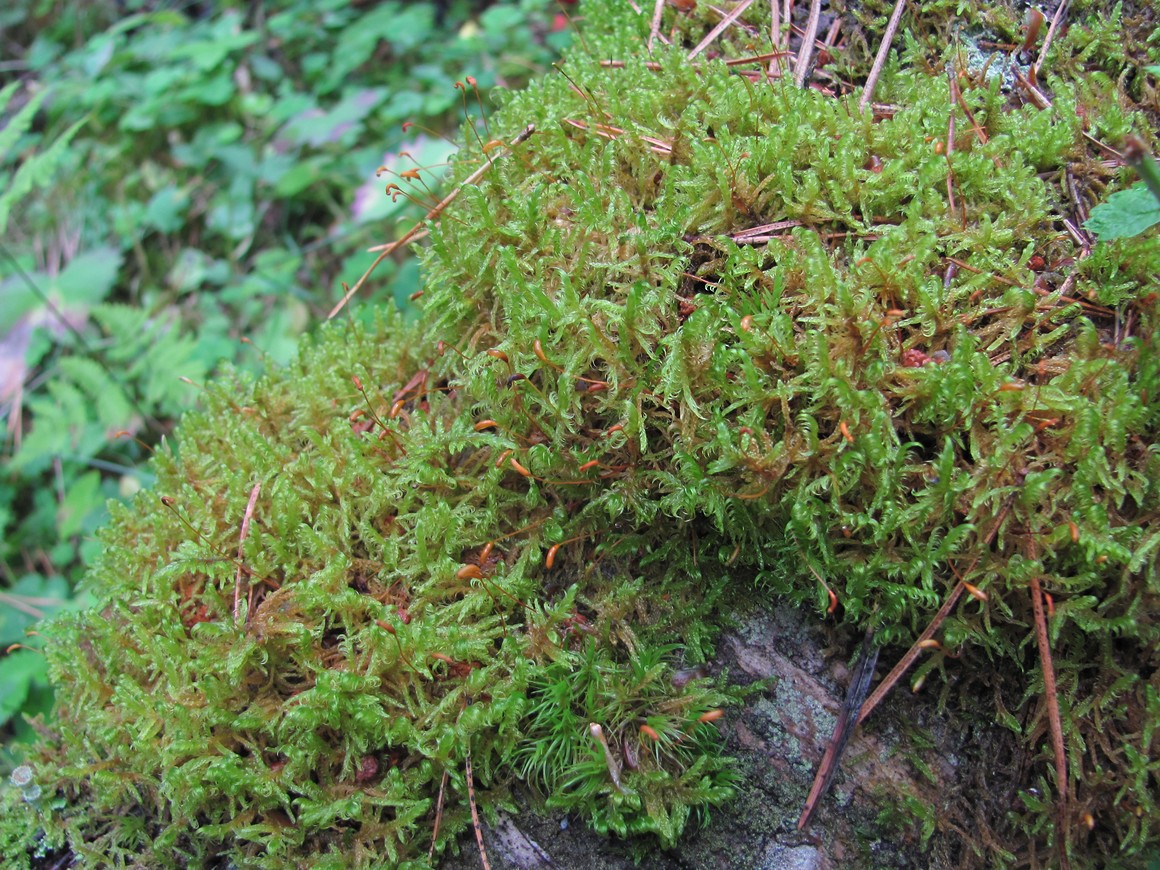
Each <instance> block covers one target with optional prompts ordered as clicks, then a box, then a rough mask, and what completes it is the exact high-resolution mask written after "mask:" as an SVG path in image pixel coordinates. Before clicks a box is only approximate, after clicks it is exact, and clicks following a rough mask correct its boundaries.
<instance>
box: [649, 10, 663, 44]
mask: <svg viewBox="0 0 1160 870" xmlns="http://www.w3.org/2000/svg"><path fill="white" fill-rule="evenodd" d="M664 11H665V0H656V5H654V6H653V17H652V23H651V24H650V25H649V29H648V52H649V54H652V47H653V43H654V42H655V41H656V38H657V34H658V33H660V30H661V13H662V12H664Z"/></svg>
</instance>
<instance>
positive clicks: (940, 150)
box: [934, 139, 946, 154]
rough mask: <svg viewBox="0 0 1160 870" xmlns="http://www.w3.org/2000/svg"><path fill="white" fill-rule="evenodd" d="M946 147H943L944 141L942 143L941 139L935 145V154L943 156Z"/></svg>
mask: <svg viewBox="0 0 1160 870" xmlns="http://www.w3.org/2000/svg"><path fill="white" fill-rule="evenodd" d="M945 147H946V146H944V145H943V141H942V139H939V140H938V141H937V142H935V143H934V153H935V154H942V153H943V149H944V148H945Z"/></svg>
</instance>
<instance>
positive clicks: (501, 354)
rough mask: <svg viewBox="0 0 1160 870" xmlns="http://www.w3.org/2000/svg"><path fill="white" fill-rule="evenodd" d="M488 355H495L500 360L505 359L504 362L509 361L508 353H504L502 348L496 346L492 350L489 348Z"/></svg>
mask: <svg viewBox="0 0 1160 870" xmlns="http://www.w3.org/2000/svg"><path fill="white" fill-rule="evenodd" d="M487 355H488V356H493V357H495V358H496V359H498V360H503V361H504V362H507V361H508V355H507V354H506V353H504V352H503V351H502V350H496V349H495V348H492V349H491V350H489V351H488V352H487Z"/></svg>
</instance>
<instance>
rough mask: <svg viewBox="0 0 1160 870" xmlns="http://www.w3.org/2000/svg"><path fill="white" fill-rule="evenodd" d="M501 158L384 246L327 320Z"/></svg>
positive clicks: (532, 128)
mask: <svg viewBox="0 0 1160 870" xmlns="http://www.w3.org/2000/svg"><path fill="white" fill-rule="evenodd" d="M534 132H536V126H535V125H534V124H528V126H526V127H525V128H524V129H523V130H522V131H521V132H520V134H519V135H518V136H516V138H514V139H512V141H511V142H509V143H508V148H514V147H515V146H516V145H519V144H520V143H521V142H523V141H524V140H526V139H527V138H528V137H529V136H531V135H532V134H533V133H534ZM501 156H502V155H501V154H497V155H496V156H494V157H491V156H489V157H488V158H487V160H486V161H485V162H484V164H483V165H482V166H480V167H479V168H478V169H477V170H475V172H473V173H471V175H469V176H467V178H465V179H463V181H461V182H460V183H459V184H458V185H457V186H456V188H455V190H453V191H451V193H449V194H447V196H445V197H444V198H443V199H442V201H440V202H439V203H437V204H436V205H435V207H434V208H433V209H431V211H429V212H427V214H426V215H424V216H423V219H422V220H421V221H419V222H418V223H417V224H415V226H413V227H411V229H409V230H407V232H405V233H404V234H403V236H402V238H399V239H396V240H395V241H393V242H391V243H389V244H387V245H386V246H384V247H383V249H382V253H381V254H379V255H378V256H377V257H376V258H375V261H374V262H373V263H371V265H370V268H369V269H367V270H366V271H365V272H363V274H362V277H361V278H359V279H358V280H357V281H356V282H355V283H354V286H353V287H351V288H350V289H349V290H348V291H346V295H345V296H343V297H342V299H341V301H339V303H338V304H337V305H335V306H334V308H332V309H331V310H330V313H329V314H328V315H326V319H327V320H333V319H334V317H335V315H337V314H338V312H340V311H342V309H343V308H344V307H345V306H346V303H347V302H349V301H350V300H351V299H352V298H353V297H354V294H355V293H357V292H358V291H359V290H360V289H361V288H362V285H363V284H364V283H366V280H367V278H369V277H370V276H371V273H372V272H374V271H375V269H377V268H378V265H379V263H381V262H382V261H383V260H385V259H386V258H387V257H389V256H390V255H391V254H392V253H394V252H395V251H396V250H398V249H399V248H401V247H402V246H403V245H406V244H409V243H411V242H413V241H414V240H415V239H417V238H419V236H420V235H421V234H422V233H424V232H426V229H427V221H429V220H432V219H433V218H436V217H438V216H439V213H440V212H442V211H443V209H445V208H447V206H449V205H451V203H452V202H454V201H455V197H457V196H459V192H460V191H461V190H463V188H465V187H467V186H469V185H472V184H475V182H477V181H479V179H481V178H483V174H484V173H485V172H487V170H488V169H490V168H491V165H492V164H493V163H495V161H497V160H498V159H499V158H500V157H501Z"/></svg>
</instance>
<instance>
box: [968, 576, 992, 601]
mask: <svg viewBox="0 0 1160 870" xmlns="http://www.w3.org/2000/svg"><path fill="white" fill-rule="evenodd" d="M963 588H964V589H966V590H967V592H968V593H969V594H970V596H971V597H972V598H977V599H978V600H979V601H986V600H987V593H986V592H984V591H983V590H982V589H980V588H979V587H978V586H972V585H971V584H970V583H968V582H967V581H966V580H964V581H963Z"/></svg>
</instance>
